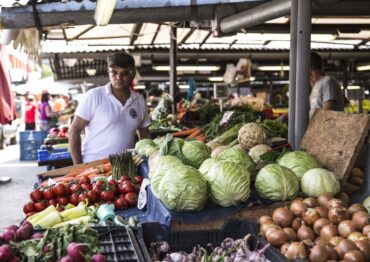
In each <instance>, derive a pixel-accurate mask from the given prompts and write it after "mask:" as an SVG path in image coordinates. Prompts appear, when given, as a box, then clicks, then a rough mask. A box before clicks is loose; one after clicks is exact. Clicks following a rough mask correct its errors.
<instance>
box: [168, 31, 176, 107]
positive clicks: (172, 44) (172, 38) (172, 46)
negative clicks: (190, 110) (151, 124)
mask: <svg viewBox="0 0 370 262" xmlns="http://www.w3.org/2000/svg"><path fill="white" fill-rule="evenodd" d="M176 67H177V29H176V27H175V26H173V24H172V25H171V29H170V95H171V96H172V98H173V99H174V100H175V96H176V93H177V87H176V82H177V70H176ZM172 113H173V114H176V105H175V103H173V104H172Z"/></svg>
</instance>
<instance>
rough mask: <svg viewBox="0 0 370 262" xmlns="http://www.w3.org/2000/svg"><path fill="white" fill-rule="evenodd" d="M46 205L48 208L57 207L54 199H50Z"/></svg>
mask: <svg viewBox="0 0 370 262" xmlns="http://www.w3.org/2000/svg"><path fill="white" fill-rule="evenodd" d="M48 204H49V206H51V205H53V206H55V207H56V206H57V204H58V201H57V200H56V199H54V198H53V199H50V200H49V201H48Z"/></svg>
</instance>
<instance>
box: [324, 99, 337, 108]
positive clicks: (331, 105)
mask: <svg viewBox="0 0 370 262" xmlns="http://www.w3.org/2000/svg"><path fill="white" fill-rule="evenodd" d="M323 108H324V109H326V110H334V109H335V101H334V100H328V101H325V102H324V105H323Z"/></svg>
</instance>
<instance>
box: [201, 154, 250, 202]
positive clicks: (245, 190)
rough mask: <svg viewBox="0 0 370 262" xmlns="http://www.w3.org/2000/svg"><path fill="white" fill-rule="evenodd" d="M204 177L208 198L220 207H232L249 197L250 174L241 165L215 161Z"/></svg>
mask: <svg viewBox="0 0 370 262" xmlns="http://www.w3.org/2000/svg"><path fill="white" fill-rule="evenodd" d="M204 176H205V178H206V180H207V182H208V190H209V195H210V198H211V199H212V201H213V202H215V203H216V204H218V205H220V206H223V207H229V206H234V205H237V204H240V203H242V202H246V201H247V200H248V198H249V196H250V173H249V172H248V170H247V169H246V167H245V166H243V165H239V164H236V163H233V162H228V161H220V160H216V163H213V164H212V165H211V169H210V170H209V171H208V172H207V173H205V174H204Z"/></svg>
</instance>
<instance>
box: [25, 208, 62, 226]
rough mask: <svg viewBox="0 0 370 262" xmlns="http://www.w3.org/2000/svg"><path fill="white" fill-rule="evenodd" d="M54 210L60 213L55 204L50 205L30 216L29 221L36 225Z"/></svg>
mask: <svg viewBox="0 0 370 262" xmlns="http://www.w3.org/2000/svg"><path fill="white" fill-rule="evenodd" d="M54 212H56V213H58V210H57V209H56V208H55V206H53V205H50V206H48V207H47V208H46V209H45V210H43V211H41V212H38V213H36V214H34V215H32V216H30V217H28V218H27V221H28V222H30V223H31V224H32V225H33V226H35V225H36V223H37V222H38V221H40V220H41V219H43V218H44V217H46V216H48V215H49V214H51V213H54Z"/></svg>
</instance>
